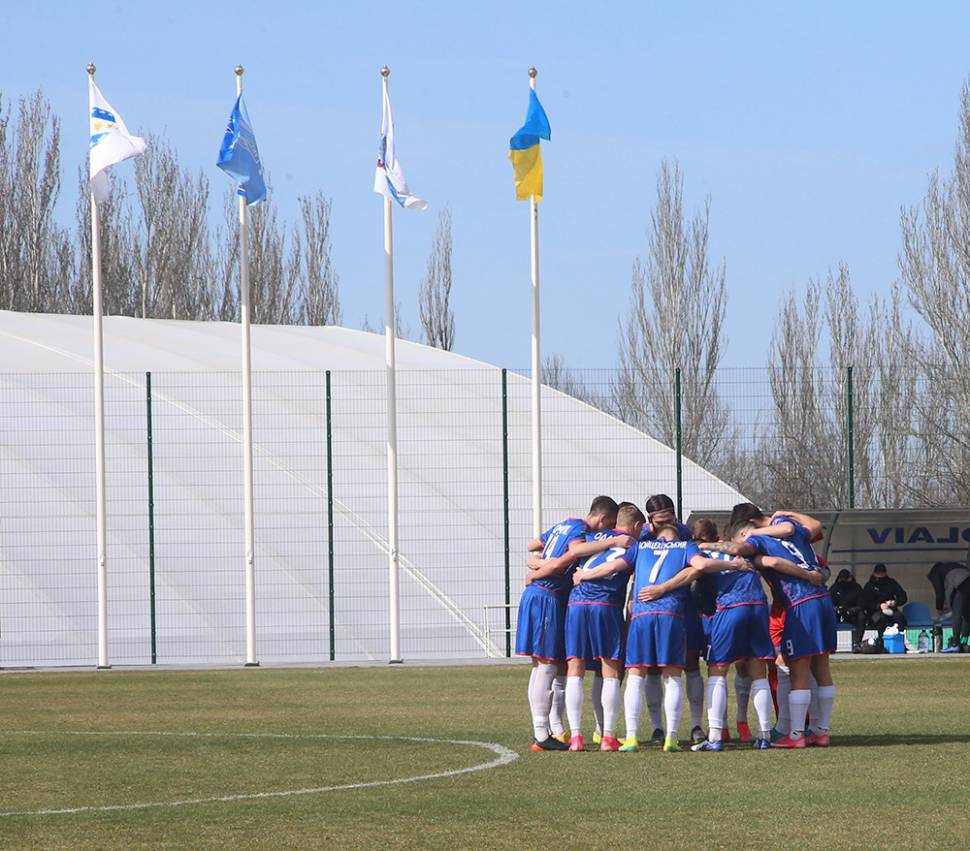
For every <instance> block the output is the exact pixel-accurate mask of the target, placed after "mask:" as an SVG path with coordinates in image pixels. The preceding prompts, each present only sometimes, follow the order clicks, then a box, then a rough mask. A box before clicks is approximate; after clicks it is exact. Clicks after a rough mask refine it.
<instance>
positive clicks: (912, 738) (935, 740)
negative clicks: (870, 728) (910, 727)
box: [832, 733, 970, 748]
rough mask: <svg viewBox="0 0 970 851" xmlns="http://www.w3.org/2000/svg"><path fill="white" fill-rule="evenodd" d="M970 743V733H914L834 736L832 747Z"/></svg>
mask: <svg viewBox="0 0 970 851" xmlns="http://www.w3.org/2000/svg"><path fill="white" fill-rule="evenodd" d="M967 743H970V733H966V734H964V733H938V734H934V735H925V734H923V733H912V734H908V735H906V734H903V735H886V736H840V735H838V734H835V735H833V736H832V747H840V748H863V747H865V748H879V747H883V748H886V747H896V746H898V745H948V744H967Z"/></svg>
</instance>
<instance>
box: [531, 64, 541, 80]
mask: <svg viewBox="0 0 970 851" xmlns="http://www.w3.org/2000/svg"><path fill="white" fill-rule="evenodd" d="M529 76H530V77H532V79H533V80H534V79H535V78H536V77H538V76H539V72H538V71H536V66H535V65H533V66H532V67H531V68H530V69H529Z"/></svg>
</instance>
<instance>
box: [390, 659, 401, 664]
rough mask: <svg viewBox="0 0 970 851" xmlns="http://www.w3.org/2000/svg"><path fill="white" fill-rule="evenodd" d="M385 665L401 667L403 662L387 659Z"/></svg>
mask: <svg viewBox="0 0 970 851" xmlns="http://www.w3.org/2000/svg"><path fill="white" fill-rule="evenodd" d="M387 664H388V665H403V664H404V660H403V659H388V660H387Z"/></svg>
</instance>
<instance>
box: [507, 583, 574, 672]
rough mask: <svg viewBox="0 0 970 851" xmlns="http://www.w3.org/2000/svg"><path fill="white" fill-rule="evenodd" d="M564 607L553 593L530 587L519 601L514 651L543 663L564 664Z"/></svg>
mask: <svg viewBox="0 0 970 851" xmlns="http://www.w3.org/2000/svg"><path fill="white" fill-rule="evenodd" d="M565 626H566V604H565V601H564V600H562V599H561V598H560V597H559V595H558V594H556V593H555V592H554V591H547V590H546V589H545V588H542V587H540V586H538V585H529V586H528V587H527V588H526V589H525V591H523V592H522V597H521V598H520V599H519V617H518V621H517V622H516V626H515V652H516V655H518V656H535V657H536V659H541V660H542V661H544V662H565V661H566V642H565Z"/></svg>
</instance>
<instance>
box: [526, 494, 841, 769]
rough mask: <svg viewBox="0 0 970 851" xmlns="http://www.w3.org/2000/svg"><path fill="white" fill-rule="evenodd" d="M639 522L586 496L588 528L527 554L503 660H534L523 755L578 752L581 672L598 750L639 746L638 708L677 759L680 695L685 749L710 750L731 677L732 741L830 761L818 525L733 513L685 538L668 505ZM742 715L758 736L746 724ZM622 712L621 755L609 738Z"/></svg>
mask: <svg viewBox="0 0 970 851" xmlns="http://www.w3.org/2000/svg"><path fill="white" fill-rule="evenodd" d="M645 508H646V514H644V513H643V512H642V511H641V510H640V509H639V508H638V507H637V506H636V505H634V504H633V503H631V502H621V503H619V504H617V503H616V502H615V501H614V500H613V499H611V498H610V497H608V496H598V497H596V499H594V500H593V503H592V505H591V506H590V509H589V513H588V514H587V515H586V517H585V518H584V519H579V518H570V519H568V520H564V521H563V522H561V523H557V524H556V525H555V526H553V527H552V528H551V529H549V530H548V531H547V532H545V533H544V534H542V535H541V536H540V537H539V538H536V539H535V540H533V541H531V542H530V544H529V550H530V552H532V553H537V554H538V555H534V556H533V557H532V558H531V559H530V560H529V573H528V575H527V577H526V588H525V590H524V591H523V593H522V597H521V599H520V601H519V615H518V625H517V630H516V642H515V649H516V653H517V654H518V655H524V656H531V657H532V673H531V676H530V679H529V707H530V710H531V713H532V723H533V734H534V736H535V742H534V744H533V745H532V749H533V750H536V751H547V750H569V751H582V750H584V749H585V744H584V741H583V734H582V716H583V701H584V682H583V680H584V675H585V673H586V671H587V670H593V671H594V675H595V679H594V684H593V692H592V699H593V712H594V714H595V716H596V733H595V734H594V736H593V740H594V743H597V742H598V743H599V744H600V750H603V751H624V752H629V751H635V750H637V749H638V748H639V742H638V739H637V728H638V725H639V722H640V715H641V714H642V709H643V702H644V697H646V703H647V708H648V710H649V714H650V719H651V723H652V726H653V733H652V735H651V737H650V741H651V742H653V743H657V744H662V747H663V750H664V751H665V752H668V753H669V752H674V751H679V750H680V744H679V729H680V717H681V709H682V706H683V702H684V692H685V691H686V696H687V701H688V703H689V706H690V712H691V739H692V742H693V744H692V748H691V749H692V750H695V751H714V752H717V751H721V750H723V747H724V744H723V742H724V741H725V740H726V739H727V738H728V725H727V702H728V691H727V679H726V676H727V671H728V668H729V667H730V666H731V665H734V666H735V667H736V674H737V676H736V678H735V690H736V693H737V694H736V697H737V706H738V723H737V728H738V736H739V739H740V740H741V741H742V742H751V743H752V745H753V747H755V748H757V749H759V750H767V749H768V748H771V747H775V748H804V747H808V746H818V747H827V746H828V744H829V724H830V720H831V717H832V706H833V704H834V702H835V686H834V685H833V683H832V676H831V672H830V670H829V658H828V657H829V654H830V653H832V652H834V651H835V644H836V636H835V611H834V609H833V606H832V601H831V597H830V596H829V592H828V590H827V589H826V588H825V581H826V579H827V578H828V576H827V573H828V571H827V570H826V569H824V568H822V567H820V566H819V563H818V559H817V558H816V555H815V551H814V550H813V548H812V542H813V541H815V540H818V539H820V538H821V535H822V526H821V524H820V523H819V522H818V521H817V520H815V519H813V518H811V517H808V516H806V515H804V514H799V513H796V512H792V511H788V512H775V513H774V514H773V515H771V516H770V517H767V516H765V515H764V514H763V513H762V512H761V511H760V510H759V509H758V508H757V507H756V506H754V505H752V504H751V503H747V502H745V503H740V504H738V505H736V506H734V509H733V511H732V512H731V520H730V523H729V526H728V528H727V529H726V530H725V535H724V538H723V539H721V538H720V537H719V536H718V533H717V528H716V526H715V525H714V523H713V522H711V521H710V520H707V519H701V520H697V521H695V522H694V524H693V526H692V528H691V529H688V528H687V527H686V526H684V524H682V523H680V522H679V521H678V520H677V517H676V515H675V512H674V504H673V501H672V500H671V499H670V497H668V496H666V495H664V494H658V495H656V496H652V497H650V499H648V500H647V502H646V505H645ZM540 551H541V552H540ZM631 577H632V583H631V582H630V580H631ZM762 578H763V579H764V580H765V582H767V584H768V586H769V588H770V589H771V595H772V598H773V600H772V603H771V604H770V605H769V602H768V598H767V596H766V595H765V592H764V587H763V584H762ZM702 652H703V655H704V658H705V660H706V662H707V669H708V679H707V689H706V698H707V707H708V713H707V714H708V733H707V735H706V736H705V734H704V731H703V729H702V728H701V720H702V716H703V711H704V699H705V688H704V682H703V679H702V677H701V673H700V669H699V658H700V656H701V655H702ZM682 674H685V677H684V682H682V676H681V675H682ZM624 679H625V686H624V687H623V688H622V694H621V684H622V683H623V681H624ZM772 683H776V694H775V697H776V698H777V713H776V720H775V721H774V724H773V723H772V708H773V694H772V688H771V684H772ZM749 702H750V703H753V704H754V710H755V715H756V716H757V728H758V729H757V735H752V733H751V730H750V726H749V724H748V721H747V713H748V704H749ZM621 706H622V708H623V713H624V716H625V718H624V720H625V723H626V735H625V737H624V739H623V741H620V740H619V739H618V738H617V730H618V720H619V714H620V708H621ZM563 708H565V714H566V718H567V722H568V725H569V732H568V733H567V732H566V730H565V728H564V726H563ZM809 715H810V718H811V728H810V729H808V728H807V721H808V717H809Z"/></svg>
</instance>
